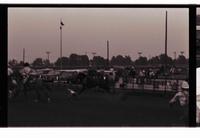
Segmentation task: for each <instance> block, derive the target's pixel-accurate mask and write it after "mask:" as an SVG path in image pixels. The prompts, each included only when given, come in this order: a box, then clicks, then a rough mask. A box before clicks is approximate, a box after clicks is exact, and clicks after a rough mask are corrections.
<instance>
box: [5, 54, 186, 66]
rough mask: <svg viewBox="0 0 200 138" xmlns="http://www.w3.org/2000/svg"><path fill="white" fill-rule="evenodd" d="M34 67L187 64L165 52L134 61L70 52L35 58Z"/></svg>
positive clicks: (16, 63) (184, 59) (181, 56)
mask: <svg viewBox="0 0 200 138" xmlns="http://www.w3.org/2000/svg"><path fill="white" fill-rule="evenodd" d="M9 64H10V65H22V64H23V62H22V61H20V62H18V61H17V60H15V59H13V60H10V61H9ZM30 64H31V65H32V66H34V67H60V65H61V64H62V67H63V68H69V67H88V66H96V67H106V66H107V65H110V66H130V65H135V66H137V65H163V64H169V65H172V64H174V65H180V64H181V65H184V64H188V59H187V58H186V57H185V56H184V55H179V56H178V58H177V59H172V58H171V57H169V56H166V55H165V54H160V55H159V56H155V57H152V58H150V59H148V58H147V57H145V56H140V57H138V58H137V59H136V60H135V61H133V60H132V59H131V57H130V56H122V55H117V56H113V57H112V58H111V59H110V60H109V61H108V60H107V59H106V58H104V57H101V56H94V57H93V58H92V59H89V57H88V56H87V55H78V54H75V53H73V54H71V55H70V56H69V57H62V58H58V59H57V60H56V61H55V63H51V62H50V61H49V60H47V59H42V58H36V59H35V60H34V61H33V62H32V63H30Z"/></svg>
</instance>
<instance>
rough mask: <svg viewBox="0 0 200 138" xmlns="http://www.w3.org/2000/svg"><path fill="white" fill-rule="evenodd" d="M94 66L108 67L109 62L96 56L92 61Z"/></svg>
mask: <svg viewBox="0 0 200 138" xmlns="http://www.w3.org/2000/svg"><path fill="white" fill-rule="evenodd" d="M92 64H93V66H106V64H107V60H106V59H104V58H103V57H101V56H94V57H93V60H92Z"/></svg>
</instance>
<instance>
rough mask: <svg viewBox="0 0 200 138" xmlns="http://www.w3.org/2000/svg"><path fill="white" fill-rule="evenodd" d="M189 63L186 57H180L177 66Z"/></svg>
mask: <svg viewBox="0 0 200 138" xmlns="http://www.w3.org/2000/svg"><path fill="white" fill-rule="evenodd" d="M187 63H188V61H187V59H186V58H185V56H184V55H179V57H178V58H177V59H176V64H187Z"/></svg>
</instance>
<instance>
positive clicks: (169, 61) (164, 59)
mask: <svg viewBox="0 0 200 138" xmlns="http://www.w3.org/2000/svg"><path fill="white" fill-rule="evenodd" d="M159 59H160V64H162V65H163V64H172V63H173V60H172V58H171V57H169V56H166V55H165V54H161V55H160V56H159Z"/></svg>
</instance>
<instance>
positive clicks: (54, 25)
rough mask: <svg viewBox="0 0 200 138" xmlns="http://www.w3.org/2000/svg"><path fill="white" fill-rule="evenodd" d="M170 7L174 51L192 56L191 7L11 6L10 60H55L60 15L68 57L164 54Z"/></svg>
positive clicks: (170, 39)
mask: <svg viewBox="0 0 200 138" xmlns="http://www.w3.org/2000/svg"><path fill="white" fill-rule="evenodd" d="M166 10H167V11H168V55H169V56H171V57H174V52H175V51H176V53H177V55H178V54H180V51H184V55H185V56H186V57H188V55H189V12H188V11H189V10H188V9H187V8H176V9H174V8H170V9H166V8H158V9H155V8H9V9H8V58H9V59H16V60H22V57H23V56H22V51H23V48H25V51H26V56H25V60H26V61H27V62H32V61H33V60H34V59H35V58H38V57H41V58H44V59H46V58H47V54H46V51H50V52H51V54H50V61H51V62H55V61H56V59H57V58H58V57H59V56H60V49H59V48H60V29H59V27H60V19H61V18H62V21H63V23H64V24H65V25H64V26H63V37H62V38H63V56H69V55H70V54H71V53H77V54H81V55H83V54H85V53H86V52H87V55H88V56H89V57H90V58H92V52H96V53H97V54H96V55H97V56H103V57H106V41H107V40H109V42H110V58H111V57H112V56H116V55H119V54H121V55H123V56H125V55H129V56H130V57H131V58H132V60H135V59H137V58H138V52H142V56H146V57H147V58H151V57H153V56H157V55H160V54H161V53H164V46H165V41H164V40H165V12H166Z"/></svg>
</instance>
